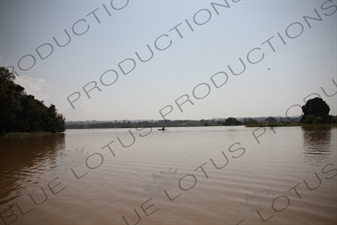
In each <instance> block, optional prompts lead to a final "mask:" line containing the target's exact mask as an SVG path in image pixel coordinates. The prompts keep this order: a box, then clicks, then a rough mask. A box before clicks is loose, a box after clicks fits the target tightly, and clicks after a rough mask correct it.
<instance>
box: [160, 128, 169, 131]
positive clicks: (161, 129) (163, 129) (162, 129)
mask: <svg viewBox="0 0 337 225" xmlns="http://www.w3.org/2000/svg"><path fill="white" fill-rule="evenodd" d="M158 130H160V131H165V130H167V129H166V128H158Z"/></svg>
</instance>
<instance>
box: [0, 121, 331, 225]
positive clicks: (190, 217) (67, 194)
mask: <svg viewBox="0 0 337 225" xmlns="http://www.w3.org/2000/svg"><path fill="white" fill-rule="evenodd" d="M257 129H258V128H246V127H193V128H192V127H189V128H168V130H167V131H164V132H163V131H158V130H157V128H154V129H153V130H152V131H151V130H150V128H146V129H143V130H141V129H140V128H139V129H138V130H136V129H90V130H68V131H66V132H65V133H64V134H60V135H43V136H22V137H17V136H11V137H5V138H4V137H3V138H0V146H1V148H0V169H1V170H0V174H1V175H0V176H1V177H0V178H1V180H0V181H1V183H0V187H1V193H0V214H1V217H0V225H2V224H13V225H20V224H22V225H27V224H34V225H37V224H44V225H48V224H58V225H59V224H71V225H76V224H79V225H85V224H88V225H89V224H90V225H91V224H95V225H99V224H102V225H103V224H130V225H131V224H139V225H141V224H153V225H154V224H193V225H195V224H214V225H215V224H221V225H223V224H234V225H235V224H292V225H293V224H331V225H332V224H336V223H337V217H336V212H337V169H336V168H337V158H336V148H337V147H336V146H337V143H336V139H337V138H336V137H337V135H336V134H337V129H336V128H301V127H277V128H274V130H272V129H270V128H265V130H264V128H260V129H258V130H257ZM264 131H265V133H263V132H264ZM254 135H255V136H254Z"/></svg>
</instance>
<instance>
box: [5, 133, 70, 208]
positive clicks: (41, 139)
mask: <svg viewBox="0 0 337 225" xmlns="http://www.w3.org/2000/svg"><path fill="white" fill-rule="evenodd" d="M0 142H1V145H0V146H1V147H0V152H1V153H6V154H2V155H1V156H0V190H1V193H0V205H3V204H6V203H7V202H8V201H10V200H13V199H15V198H16V197H18V196H20V195H22V191H23V190H25V189H29V187H30V186H31V185H32V184H38V183H39V182H40V179H41V177H43V176H44V174H45V173H46V172H48V171H51V170H52V169H53V167H54V165H55V163H56V158H57V152H58V151H59V150H61V149H64V148H65V134H51V135H49V134H47V135H36V136H22V137H19V138H18V137H16V136H9V137H2V138H1V139H0Z"/></svg>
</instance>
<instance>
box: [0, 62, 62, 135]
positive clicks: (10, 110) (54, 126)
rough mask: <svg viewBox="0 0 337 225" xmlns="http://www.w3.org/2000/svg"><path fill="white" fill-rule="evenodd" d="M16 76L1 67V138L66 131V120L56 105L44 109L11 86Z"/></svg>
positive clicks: (14, 86) (20, 89)
mask: <svg viewBox="0 0 337 225" xmlns="http://www.w3.org/2000/svg"><path fill="white" fill-rule="evenodd" d="M14 79H15V76H14V75H13V74H12V73H9V71H8V70H7V69H6V68H4V67H0V105H1V107H0V136H2V135H5V134H6V133H9V132H41V131H47V132H52V133H57V132H63V131H65V118H64V116H63V115H62V114H58V113H57V110H56V108H55V105H50V106H49V107H47V106H45V105H44V103H43V101H39V100H37V99H35V98H34V96H32V95H27V94H26V93H25V92H24V90H25V89H24V88H23V87H22V86H20V85H18V84H15V83H14Z"/></svg>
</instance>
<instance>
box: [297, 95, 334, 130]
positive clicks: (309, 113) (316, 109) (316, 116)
mask: <svg viewBox="0 0 337 225" xmlns="http://www.w3.org/2000/svg"><path fill="white" fill-rule="evenodd" d="M302 111H303V115H302V117H301V123H305V124H321V123H330V122H331V116H329V112H330V107H329V105H328V104H327V103H326V102H325V101H323V99H321V98H319V97H316V98H313V99H310V100H308V101H307V103H306V104H305V105H303V106H302Z"/></svg>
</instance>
